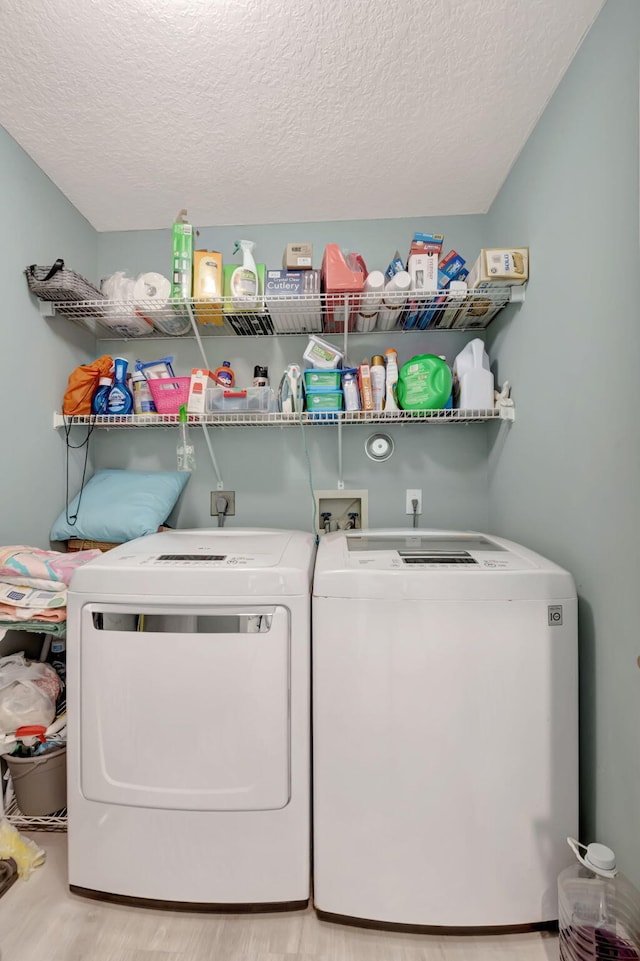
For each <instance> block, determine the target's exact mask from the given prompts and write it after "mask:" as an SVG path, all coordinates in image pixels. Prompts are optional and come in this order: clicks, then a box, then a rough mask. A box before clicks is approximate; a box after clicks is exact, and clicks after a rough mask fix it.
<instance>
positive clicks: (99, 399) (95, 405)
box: [91, 377, 113, 414]
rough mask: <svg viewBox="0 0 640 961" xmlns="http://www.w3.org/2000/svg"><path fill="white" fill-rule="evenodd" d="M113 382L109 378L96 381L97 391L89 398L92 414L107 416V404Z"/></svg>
mask: <svg viewBox="0 0 640 961" xmlns="http://www.w3.org/2000/svg"><path fill="white" fill-rule="evenodd" d="M112 383H113V381H112V379H111V377H101V378H100V380H99V381H98V389H97V390H96V392H95V394H94V395H93V397H92V398H91V413H92V414H107V413H108V404H109V391H110V390H111V385H112Z"/></svg>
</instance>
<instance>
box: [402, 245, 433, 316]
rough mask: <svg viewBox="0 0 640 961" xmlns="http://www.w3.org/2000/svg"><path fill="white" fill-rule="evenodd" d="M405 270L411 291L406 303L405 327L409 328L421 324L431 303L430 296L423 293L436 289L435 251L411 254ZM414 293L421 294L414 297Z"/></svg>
mask: <svg viewBox="0 0 640 961" xmlns="http://www.w3.org/2000/svg"><path fill="white" fill-rule="evenodd" d="M407 270H408V271H409V274H410V275H411V292H410V294H409V301H408V303H407V316H406V320H405V327H406V328H407V329H409V330H411V329H412V328H414V327H419V326H421V325H422V321H423V315H424V312H425V308H427V307H429V306H430V305H431V303H432V298H429V297H426V296H424V295H426V294H429V293H432V292H434V291H436V290H437V289H438V255H437V254H436V253H435V252H432V253H428V254H412V255H411V256H410V257H409V262H408V264H407ZM414 294H419V295H423V296H420V297H419V298H416V297H414Z"/></svg>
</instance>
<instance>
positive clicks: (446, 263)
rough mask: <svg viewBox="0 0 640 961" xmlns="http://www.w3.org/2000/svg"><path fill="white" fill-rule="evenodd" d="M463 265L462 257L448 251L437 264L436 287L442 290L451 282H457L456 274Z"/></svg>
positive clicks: (452, 251)
mask: <svg viewBox="0 0 640 961" xmlns="http://www.w3.org/2000/svg"><path fill="white" fill-rule="evenodd" d="M464 265H465V259H464V257H461V256H460V254H458V253H456V251H455V250H450V251H449V253H448V254H447V255H446V257H443V258H442V260H441V261H440V263H439V264H438V286H439V287H440V288H441V289H442V290H444V289H445V288H446V287H448V286H449V284H450V283H451V281H452V280H458V274H459V273H460V271H461V270H462V269H463V267H464Z"/></svg>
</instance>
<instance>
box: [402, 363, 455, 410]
mask: <svg viewBox="0 0 640 961" xmlns="http://www.w3.org/2000/svg"><path fill="white" fill-rule="evenodd" d="M450 396H451V371H450V370H449V365H448V364H447V362H446V361H445V360H443V359H442V357H436V355H435V354H419V355H418V356H417V357H412V358H411V360H409V361H407V363H406V364H403V365H402V367H401V368H400V372H399V374H398V386H397V397H398V404H399V406H400V408H401V409H402V410H441V409H442V408H443V407H444V406H445V404H446V403H447V401H448V400H449V397H450Z"/></svg>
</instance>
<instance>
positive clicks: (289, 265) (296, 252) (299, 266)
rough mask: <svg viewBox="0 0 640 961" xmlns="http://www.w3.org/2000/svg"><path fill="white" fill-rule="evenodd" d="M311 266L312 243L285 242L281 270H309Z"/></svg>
mask: <svg viewBox="0 0 640 961" xmlns="http://www.w3.org/2000/svg"><path fill="white" fill-rule="evenodd" d="M312 267H313V245H312V244H287V246H286V247H285V251H284V256H283V258H282V268H283V270H311V268H312Z"/></svg>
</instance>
